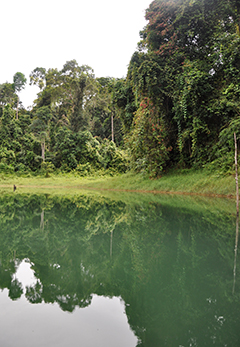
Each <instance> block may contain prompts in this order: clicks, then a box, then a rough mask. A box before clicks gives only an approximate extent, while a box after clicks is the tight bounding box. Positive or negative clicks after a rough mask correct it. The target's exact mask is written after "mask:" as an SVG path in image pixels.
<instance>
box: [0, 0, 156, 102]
mask: <svg viewBox="0 0 240 347" xmlns="http://www.w3.org/2000/svg"><path fill="white" fill-rule="evenodd" d="M151 2H152V0H86V1H85V0H41V1H39V0H2V1H1V12H0V13H1V14H0V32H1V55H0V63H1V64H0V84H1V83H4V82H9V83H12V82H13V76H14V74H15V73H16V72H22V73H23V74H24V75H25V76H26V78H27V79H28V84H27V86H26V87H25V89H24V90H23V91H22V92H21V93H20V100H21V101H22V103H23V105H24V107H25V108H27V107H29V106H31V105H32V104H33V100H34V99H35V98H36V93H37V92H39V89H38V88H37V87H36V86H29V74H30V73H31V71H33V70H34V69H35V68H36V67H44V68H46V69H49V68H57V69H59V70H60V69H61V68H62V67H63V65H64V64H65V63H66V62H67V61H69V60H72V59H76V61H77V62H78V64H79V65H80V66H81V65H84V64H86V65H89V66H90V67H91V68H93V70H94V73H95V76H96V77H107V76H110V77H116V78H121V77H125V76H126V74H127V66H128V64H129V62H130V59H131V56H132V54H133V53H134V51H135V50H136V48H137V43H138V42H139V40H140V37H139V31H140V30H142V29H143V27H144V26H145V25H146V24H147V22H146V20H145V19H144V14H145V10H146V9H147V8H148V7H149V5H150V3H151Z"/></svg>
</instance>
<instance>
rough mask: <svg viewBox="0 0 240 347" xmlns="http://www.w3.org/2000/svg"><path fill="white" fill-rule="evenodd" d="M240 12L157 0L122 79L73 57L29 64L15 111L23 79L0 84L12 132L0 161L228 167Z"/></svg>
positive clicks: (217, 4)
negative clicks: (34, 90)
mask: <svg viewBox="0 0 240 347" xmlns="http://www.w3.org/2000/svg"><path fill="white" fill-rule="evenodd" d="M239 18H240V4H239V2H238V1H237V0H232V1H228V0H178V1H173V0H172V1H163V0H155V1H153V2H152V3H151V4H150V6H149V8H148V9H147V10H146V19H147V21H148V24H147V25H146V27H145V28H144V29H143V30H142V31H141V33H140V36H141V41H140V42H139V44H138V49H137V51H136V52H135V53H134V54H133V55H132V58H131V60H130V63H129V66H128V73H127V77H126V78H125V79H118V80H116V79H113V78H95V77H94V75H93V71H92V69H91V68H90V67H88V66H81V67H80V66H78V64H77V62H76V61H75V60H72V61H69V62H67V63H66V64H65V65H64V66H63V69H62V70H61V71H58V70H57V69H49V70H45V69H43V68H36V69H35V70H34V71H33V72H32V73H31V75H30V84H36V85H38V86H39V88H40V92H39V94H38V98H37V100H36V101H35V106H34V108H33V110H32V111H31V112H28V113H26V112H25V111H23V110H21V109H20V110H19V114H20V115H19V117H14V115H13V113H11V112H13V111H12V110H13V109H14V110H17V109H18V106H17V104H18V98H17V92H18V91H19V90H20V89H21V83H20V84H19V82H18V87H17V88H18V89H17V88H16V86H15V89H14V87H11V86H9V85H8V84H6V83H5V84H2V85H1V86H0V106H1V109H2V110H1V132H3V131H4V130H3V129H4V126H5V128H6V127H7V129H8V131H9V133H11V136H12V137H9V135H8V137H7V141H8V142H9V144H7V143H3V142H2V143H1V153H2V154H1V158H0V159H1V165H2V163H4V160H5V162H6V163H7V164H8V165H10V164H11V165H12V161H13V160H15V162H14V163H15V164H14V165H15V166H14V167H15V168H16V165H18V166H19V165H20V164H21V165H24V166H25V167H30V168H31V169H32V170H35V169H37V168H40V167H41V165H42V164H41V163H43V162H48V163H49V165H50V164H51V165H54V167H56V168H62V169H67V170H73V169H74V170H75V169H76V168H77V167H78V166H79V165H87V167H88V168H89V170H90V168H91V167H94V168H110V167H113V168H114V169H116V170H119V168H120V171H124V170H126V169H127V168H132V169H134V170H136V171H140V172H144V173H147V174H149V175H150V176H152V177H157V176H159V175H161V173H162V172H163V171H164V170H166V169H168V168H170V167H181V168H190V167H196V168H199V167H203V166H206V165H207V166H208V167H210V168H211V167H213V168H214V169H216V168H218V169H220V170H221V171H225V172H226V171H229V170H230V171H231V167H232V163H233V156H234V155H233V149H234V145H233V133H234V131H235V132H236V133H237V137H238V139H239V138H240V131H239V125H240V116H239V115H240V103H239V96H240V85H239V81H240V78H239V77H240V74H239V68H240V54H239V53H240V29H239V24H240V19H239ZM18 77H19V76H18ZM20 80H21V79H20ZM13 85H14V84H13ZM6 104H10V105H11V107H9V106H8V107H7V108H6ZM14 112H15V111H14ZM10 114H12V116H10ZM16 118H18V122H16V120H15V119H16ZM6 119H8V122H10V123H11V124H10V123H9V124H6ZM4 122H5V123H4ZM4 124H5V125H4ZM13 124H14V125H13ZM15 127H16V129H18V130H14V129H15ZM9 129H11V130H9ZM20 129H21V130H20ZM13 130H14V131H15V132H16V133H17V134H16V137H14V136H13V133H14V131H13ZM20 138H21V139H22V140H21V141H22V143H21V142H19V141H20ZM1 139H3V136H2V133H1ZM27 139H28V140H27ZM13 140H14V141H13ZM112 140H113V141H114V142H113V141H112ZM16 142H18V144H17V143H16ZM14 145H15V147H14ZM116 145H117V146H118V147H116ZM24 146H25V147H24ZM26 146H30V147H31V148H28V147H26ZM13 147H14V148H13ZM119 147H121V148H122V149H124V148H125V150H126V151H127V153H128V158H129V163H128V165H127V160H126V159H125V157H124V156H123V152H121V151H120V150H119ZM24 148H26V149H24ZM23 149H24V150H23ZM11 151H12V152H11ZM109 153H111V154H109ZM36 154H37V155H38V156H36ZM28 157H30V159H27V158H28ZM36 158H39V159H36ZM114 158H115V159H114ZM87 163H88V164H87ZM45 165H46V164H45ZM81 169H82V167H80V170H81Z"/></svg>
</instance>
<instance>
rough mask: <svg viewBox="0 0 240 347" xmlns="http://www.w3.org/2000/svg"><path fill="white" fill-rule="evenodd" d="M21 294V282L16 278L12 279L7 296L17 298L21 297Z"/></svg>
mask: <svg viewBox="0 0 240 347" xmlns="http://www.w3.org/2000/svg"><path fill="white" fill-rule="evenodd" d="M22 294H23V287H22V284H21V283H20V282H19V281H18V279H14V280H13V281H12V282H11V284H10V288H9V294H8V296H9V298H11V299H12V300H17V299H19V298H20V297H21V295H22Z"/></svg>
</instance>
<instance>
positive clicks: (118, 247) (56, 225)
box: [0, 196, 240, 346]
mask: <svg viewBox="0 0 240 347" xmlns="http://www.w3.org/2000/svg"><path fill="white" fill-rule="evenodd" d="M18 199H19V201H18V206H19V210H18V209H16V207H13V205H12V204H11V197H9V199H5V200H4V201H2V204H3V205H4V206H5V207H3V206H1V204H0V211H1V216H2V217H3V221H1V226H2V227H3V228H2V234H1V236H0V237H1V239H2V240H3V241H4V243H3V244H4V247H3V246H2V245H0V251H1V261H2V263H1V266H0V287H1V288H8V289H9V293H10V287H11V283H12V281H13V274H14V272H15V271H16V269H15V267H14V266H13V267H11V270H10V266H9V265H7V264H10V263H9V261H10V259H11V257H12V255H13V249H15V250H16V256H17V258H18V259H24V258H26V257H27V258H29V259H31V263H32V269H33V271H34V273H35V276H36V278H37V279H38V281H37V283H36V284H34V285H32V286H30V287H27V288H26V294H25V295H26V298H27V299H28V300H29V302H31V303H35V304H36V303H41V302H45V303H58V304H59V306H60V307H61V308H62V309H63V310H65V311H69V312H72V311H73V310H74V309H75V307H86V306H88V305H89V304H90V303H91V300H92V294H93V293H95V294H98V295H105V296H109V297H112V296H121V297H122V298H123V300H124V301H125V303H126V313H127V316H128V320H129V324H130V325H131V327H132V329H133V331H134V332H135V334H136V335H137V336H138V337H139V346H140V345H141V346H159V345H169V346H170V345H180V344H181V345H189V344H192V345H194V343H195V344H197V345H211V344H212V343H213V341H215V342H214V343H215V345H220V341H221V339H222V340H223V341H224V338H225V336H231V337H232V338H233V339H235V340H234V341H235V342H236V343H237V341H238V335H237V333H236V331H238V330H237V329H238V328H237V326H238V324H239V323H240V322H239V318H238V311H239V308H240V307H239V303H240V298H239V295H238V294H235V296H234V298H233V297H232V293H231V291H232V288H231V286H232V270H231V268H232V242H233V232H232V231H233V228H232V220H231V219H230V218H229V215H221V223H220V222H219V213H216V214H214V213H211V212H208V210H206V212H204V213H202V212H201V213H196V212H194V211H191V210H185V211H184V210H181V208H173V207H171V205H169V206H167V205H166V206H165V205H160V204H158V203H152V202H149V203H136V204H125V203H123V202H121V201H120V202H114V201H111V200H109V199H106V198H104V197H97V198H94V197H93V198H90V197H89V196H77V197H74V198H72V199H70V198H64V197H55V198H53V197H51V196H39V197H38V196H30V197H28V196H26V197H24V196H23V197H22V198H21V196H19V197H18ZM21 199H22V200H21ZM5 202H6V203H5ZM24 206H25V212H24V218H22V219H21V223H19V220H20V219H19V215H21V213H22V210H23V209H24ZM13 209H14V214H13V213H12V212H13V211H12V210H13ZM42 211H45V212H44V228H43V227H42V226H43V223H42V220H43V218H42V219H41V213H42ZM12 216H14V217H12ZM11 218H12V219H11ZM46 220H47V223H46ZM15 221H18V223H17V224H15ZM40 221H41V223H40ZM9 230H10V231H9ZM11 230H14V233H12V232H11ZM112 237H113V243H114V252H113V253H112V256H111V251H110V252H109V243H110V250H111V238H112ZM6 240H7V242H6ZM3 263H4V264H5V265H4V266H3ZM7 266H8V267H9V272H6V271H5V270H4V271H3V269H6V268H7ZM11 266H12V265H11ZM5 272H6V273H5ZM1 274H3V277H2V276H1ZM4 276H5V277H4ZM14 284H15V285H16V286H15V289H16V290H15V291H14V286H13V288H12V291H11V293H13V297H15V298H17V297H19V295H20V296H21V294H20V293H21V285H20V284H19V283H14ZM238 289H239V280H238V278H236V292H237V290H238ZM14 293H15V294H14ZM9 295H10V294H9ZM11 295H12V294H11ZM14 295H15V296H14ZM222 317H223V318H222ZM234 334H235V335H234ZM234 336H235V337H234ZM194 341H195V342H194ZM210 343H211V344H210Z"/></svg>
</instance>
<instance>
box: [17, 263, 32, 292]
mask: <svg viewBox="0 0 240 347" xmlns="http://www.w3.org/2000/svg"><path fill="white" fill-rule="evenodd" d="M16 278H17V279H18V281H19V282H20V283H22V286H23V291H24V293H25V292H26V286H31V285H34V284H35V283H36V282H37V279H36V277H35V276H34V273H33V271H32V270H31V264H30V263H29V261H28V260H25V261H22V262H21V264H20V265H19V267H18V269H17V272H16Z"/></svg>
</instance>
